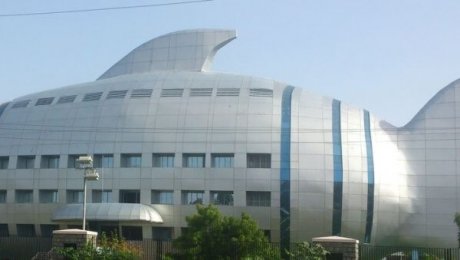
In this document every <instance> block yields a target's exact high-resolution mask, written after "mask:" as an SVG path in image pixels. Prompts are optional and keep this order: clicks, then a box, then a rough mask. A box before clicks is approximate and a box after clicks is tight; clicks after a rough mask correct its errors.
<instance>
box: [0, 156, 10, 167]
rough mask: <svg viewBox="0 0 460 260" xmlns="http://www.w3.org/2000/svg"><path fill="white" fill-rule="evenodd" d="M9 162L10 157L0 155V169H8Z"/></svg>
mask: <svg viewBox="0 0 460 260" xmlns="http://www.w3.org/2000/svg"><path fill="white" fill-rule="evenodd" d="M9 162H10V157H8V156H0V169H8V164H9Z"/></svg>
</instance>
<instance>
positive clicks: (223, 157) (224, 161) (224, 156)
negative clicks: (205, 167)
mask: <svg viewBox="0 0 460 260" xmlns="http://www.w3.org/2000/svg"><path fill="white" fill-rule="evenodd" d="M233 157H234V154H232V153H214V154H211V167H212V168H233Z"/></svg>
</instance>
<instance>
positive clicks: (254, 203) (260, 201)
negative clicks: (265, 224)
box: [246, 191, 272, 207]
mask: <svg viewBox="0 0 460 260" xmlns="http://www.w3.org/2000/svg"><path fill="white" fill-rule="evenodd" d="M250 195H251V196H250ZM266 195H268V200H267V198H264V196H266ZM250 197H251V198H250ZM271 199H272V196H271V192H270V191H246V206H248V207H271Z"/></svg>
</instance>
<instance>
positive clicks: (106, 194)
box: [92, 190, 113, 203]
mask: <svg viewBox="0 0 460 260" xmlns="http://www.w3.org/2000/svg"><path fill="white" fill-rule="evenodd" d="M92 195H93V203H111V202H113V201H112V191H111V190H93V194H92Z"/></svg>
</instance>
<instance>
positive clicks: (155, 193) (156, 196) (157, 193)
mask: <svg viewBox="0 0 460 260" xmlns="http://www.w3.org/2000/svg"><path fill="white" fill-rule="evenodd" d="M152 204H167V205H172V204H174V191H172V190H152Z"/></svg>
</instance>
